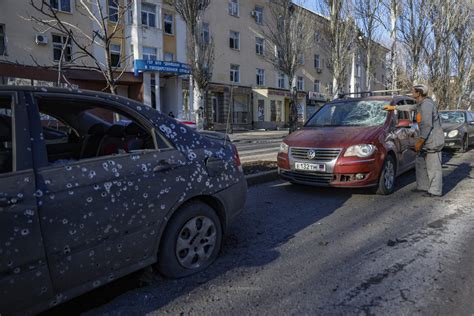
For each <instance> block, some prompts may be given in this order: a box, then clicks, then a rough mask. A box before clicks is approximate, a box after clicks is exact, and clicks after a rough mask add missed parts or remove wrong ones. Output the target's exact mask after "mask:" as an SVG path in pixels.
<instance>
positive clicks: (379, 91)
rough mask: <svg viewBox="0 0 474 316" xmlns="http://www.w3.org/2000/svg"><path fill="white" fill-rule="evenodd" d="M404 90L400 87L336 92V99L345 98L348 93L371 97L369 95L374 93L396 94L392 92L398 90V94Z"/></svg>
mask: <svg viewBox="0 0 474 316" xmlns="http://www.w3.org/2000/svg"><path fill="white" fill-rule="evenodd" d="M404 91H405V90H402V89H395V90H376V91H359V92H347V93H346V92H340V93H338V94H337V98H338V99H343V98H345V97H346V96H349V95H360V97H371V96H374V95H376V94H379V95H394V94H397V93H394V92H398V94H406V93H402V92H404Z"/></svg>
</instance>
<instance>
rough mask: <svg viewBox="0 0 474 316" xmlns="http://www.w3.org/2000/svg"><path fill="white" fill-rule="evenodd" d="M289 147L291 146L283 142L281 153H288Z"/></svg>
mask: <svg viewBox="0 0 474 316" xmlns="http://www.w3.org/2000/svg"><path fill="white" fill-rule="evenodd" d="M288 148H290V147H289V146H288V145H287V144H285V143H281V144H280V150H279V152H280V153H284V154H288Z"/></svg>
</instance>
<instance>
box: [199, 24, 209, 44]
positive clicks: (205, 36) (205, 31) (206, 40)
mask: <svg viewBox="0 0 474 316" xmlns="http://www.w3.org/2000/svg"><path fill="white" fill-rule="evenodd" d="M201 36H202V41H203V42H204V43H209V40H210V38H211V36H210V33H209V23H202V31H201Z"/></svg>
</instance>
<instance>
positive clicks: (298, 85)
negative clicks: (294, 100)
mask: <svg viewBox="0 0 474 316" xmlns="http://www.w3.org/2000/svg"><path fill="white" fill-rule="evenodd" d="M296 88H297V89H298V91H303V90H304V78H303V77H300V76H298V78H297V80H296Z"/></svg>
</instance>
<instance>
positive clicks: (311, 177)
mask: <svg viewBox="0 0 474 316" xmlns="http://www.w3.org/2000/svg"><path fill="white" fill-rule="evenodd" d="M281 174H282V175H283V176H284V177H285V176H286V177H289V178H292V179H294V180H296V181H301V182H310V183H315V184H329V182H331V181H332V180H333V179H334V175H333V174H331V173H320V172H299V171H282V172H281Z"/></svg>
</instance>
